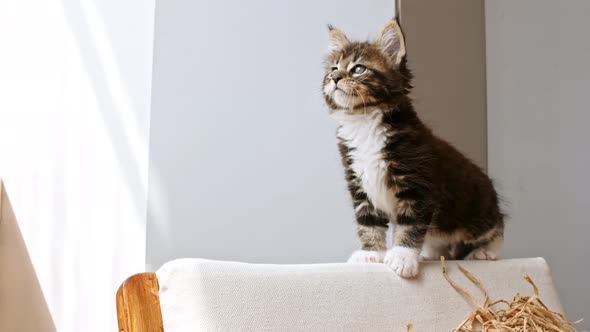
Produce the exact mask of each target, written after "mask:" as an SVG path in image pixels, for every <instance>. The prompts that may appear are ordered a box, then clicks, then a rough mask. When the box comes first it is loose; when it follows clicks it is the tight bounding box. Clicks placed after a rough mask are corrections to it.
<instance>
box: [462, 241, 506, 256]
mask: <svg viewBox="0 0 590 332" xmlns="http://www.w3.org/2000/svg"><path fill="white" fill-rule="evenodd" d="M503 244H504V236H501V235H500V236H496V237H494V238H493V239H492V240H490V241H487V242H485V243H484V244H482V245H480V246H479V247H477V248H476V249H474V250H473V251H472V252H471V253H470V254H469V255H467V257H465V259H466V260H488V261H495V260H496V259H498V257H499V256H500V252H501V251H502V246H503Z"/></svg>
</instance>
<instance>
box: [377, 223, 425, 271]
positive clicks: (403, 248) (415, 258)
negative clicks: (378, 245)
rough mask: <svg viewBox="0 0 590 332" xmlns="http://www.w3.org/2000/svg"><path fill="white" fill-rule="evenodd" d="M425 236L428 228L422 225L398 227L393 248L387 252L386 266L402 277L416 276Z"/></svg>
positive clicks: (395, 231)
mask: <svg viewBox="0 0 590 332" xmlns="http://www.w3.org/2000/svg"><path fill="white" fill-rule="evenodd" d="M425 235H426V227H424V226H422V225H396V226H395V229H394V234H393V248H391V249H390V250H389V251H387V254H386V255H385V259H384V262H385V264H388V265H389V266H390V267H391V268H392V269H393V270H394V271H395V272H396V273H397V274H398V275H400V276H401V277H404V278H411V277H414V276H416V275H417V274H418V267H419V261H420V259H419V256H420V251H421V248H422V244H423V243H424V236H425Z"/></svg>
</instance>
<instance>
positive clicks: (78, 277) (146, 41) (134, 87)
mask: <svg viewBox="0 0 590 332" xmlns="http://www.w3.org/2000/svg"><path fill="white" fill-rule="evenodd" d="M154 4H155V0H149V1H146V0H129V1H117V0H108V1H90V0H86V1H85V0H78V1H76V0H63V1H58V0H51V1H50V0H20V1H9V2H2V3H0V42H1V44H2V48H3V49H2V52H1V53H0V73H2V74H1V75H0V95H1V97H0V177H2V178H3V179H4V182H5V186H6V190H7V193H8V196H9V198H10V200H11V202H12V206H13V209H14V212H15V215H16V219H17V221H18V227H19V228H20V232H21V233H22V237H23V239H24V242H25V244H26V248H27V251H28V254H29V256H30V258H31V261H32V264H33V267H34V270H35V273H36V275H37V278H38V280H39V284H40V286H41V289H42V292H43V295H44V297H45V300H46V302H47V305H48V309H49V312H50V313H51V316H52V318H53V322H54V325H55V328H56V329H57V330H58V331H115V330H116V315H115V292H116V289H117V287H118V285H119V284H120V283H121V282H122V281H123V280H124V278H125V277H128V276H130V275H131V274H133V273H137V272H140V271H142V270H143V269H144V267H145V235H146V204H147V174H148V148H149V120H150V107H149V106H150V89H151V66H152V46H153V22H154Z"/></svg>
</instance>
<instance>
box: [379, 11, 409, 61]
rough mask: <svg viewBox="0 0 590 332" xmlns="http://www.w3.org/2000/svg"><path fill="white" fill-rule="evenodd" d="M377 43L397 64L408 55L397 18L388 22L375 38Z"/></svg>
mask: <svg viewBox="0 0 590 332" xmlns="http://www.w3.org/2000/svg"><path fill="white" fill-rule="evenodd" d="M375 44H376V45H377V46H379V47H380V48H381V49H382V50H383V51H384V52H385V54H387V55H389V56H390V57H391V58H392V59H393V62H394V63H395V65H396V66H397V65H399V64H400V63H401V62H402V60H403V58H404V56H406V41H405V39H404V34H403V32H402V29H401V28H400V26H399V24H398V23H397V21H396V20H391V21H389V22H387V24H386V25H385V27H383V30H381V33H380V34H379V36H378V37H377V39H375Z"/></svg>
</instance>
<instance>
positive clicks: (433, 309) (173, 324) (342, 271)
mask: <svg viewBox="0 0 590 332" xmlns="http://www.w3.org/2000/svg"><path fill="white" fill-rule="evenodd" d="M461 264H462V265H463V266H464V267H466V268H467V269H468V270H469V271H471V272H472V273H473V274H474V275H475V276H476V277H478V278H479V279H480V280H482V282H483V284H484V286H485V287H486V288H487V290H488V292H489V293H490V295H491V298H492V300H494V299H499V298H504V299H512V297H513V296H514V295H515V294H516V293H517V292H520V293H521V294H532V292H533V291H532V289H531V287H530V286H529V284H528V283H526V281H524V280H523V278H522V277H523V276H524V275H525V274H528V275H530V276H531V278H532V279H533V281H534V282H535V283H536V284H537V286H539V289H540V290H541V298H542V299H543V301H544V303H545V304H546V305H547V306H548V307H549V308H551V309H553V310H555V311H559V312H561V311H562V307H561V305H560V301H559V298H558V295H557V292H556V290H555V288H554V285H553V281H552V278H551V274H550V271H549V268H548V266H547V264H546V262H545V260H544V259H542V258H529V259H512V260H500V261H496V262H478V261H465V262H461ZM447 269H448V270H449V274H450V275H451V277H453V279H454V280H456V281H457V282H459V283H460V284H461V285H464V286H465V288H466V289H467V290H469V291H470V292H471V293H472V294H473V295H476V296H478V297H479V298H482V299H483V296H482V295H481V292H479V291H478V290H477V288H476V287H475V286H473V285H472V284H471V283H470V282H469V281H468V280H467V279H466V278H465V277H464V276H463V275H462V274H461V272H460V271H459V270H458V269H457V267H456V266H455V264H454V262H447ZM157 276H158V280H159V282H160V301H161V307H162V316H163V320H164V331H166V332H180V331H232V332H233V331H389V332H391V331H406V328H405V326H406V324H407V323H410V322H411V323H413V324H414V327H415V331H451V330H452V329H453V328H454V327H456V326H457V325H458V324H459V323H460V322H461V321H463V319H465V318H466V317H467V316H468V315H469V314H470V313H471V311H472V309H473V308H472V306H471V304H470V303H469V302H468V301H467V300H466V299H464V298H463V297H462V296H461V295H460V294H458V293H457V292H456V291H455V290H454V289H453V288H452V287H451V286H450V285H449V284H448V283H447V281H446V280H445V279H444V277H443V276H442V274H441V269H440V263H438V262H430V263H423V264H422V270H421V273H420V276H419V278H417V279H414V280H404V279H401V278H400V277H398V276H397V275H396V274H395V273H394V272H393V271H391V270H390V269H389V268H388V267H387V266H385V265H383V264H359V265H353V264H312V265H265V264H245V263H235V262H220V261H209V260H202V259H180V260H175V261H171V262H169V263H166V264H165V265H164V266H162V268H161V269H160V270H159V271H157Z"/></svg>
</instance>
